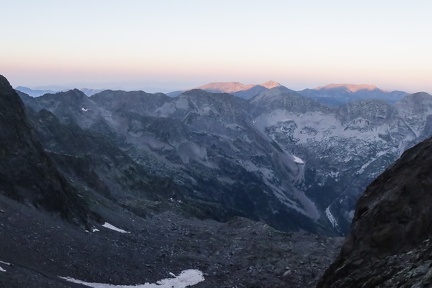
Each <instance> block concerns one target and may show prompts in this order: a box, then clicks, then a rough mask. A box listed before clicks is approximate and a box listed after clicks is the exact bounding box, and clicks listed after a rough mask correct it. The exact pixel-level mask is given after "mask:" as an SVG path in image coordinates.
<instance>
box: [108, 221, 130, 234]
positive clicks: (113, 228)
mask: <svg viewBox="0 0 432 288" xmlns="http://www.w3.org/2000/svg"><path fill="white" fill-rule="evenodd" d="M102 226H103V227H105V228H108V229H111V230H114V231H117V232H120V233H130V232H128V231H126V230H123V229H120V228H117V227H115V226H114V225H112V224H110V223H108V222H105V223H104V224H103V225H102Z"/></svg>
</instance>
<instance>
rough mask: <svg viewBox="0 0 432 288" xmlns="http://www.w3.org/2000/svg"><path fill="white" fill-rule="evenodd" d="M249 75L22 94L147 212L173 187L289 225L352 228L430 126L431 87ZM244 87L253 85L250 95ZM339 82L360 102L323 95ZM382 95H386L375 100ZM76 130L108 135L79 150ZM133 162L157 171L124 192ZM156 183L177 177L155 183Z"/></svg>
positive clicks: (131, 204)
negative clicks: (175, 84) (315, 84)
mask: <svg viewBox="0 0 432 288" xmlns="http://www.w3.org/2000/svg"><path fill="white" fill-rule="evenodd" d="M249 86H250V85H249ZM249 86H248V85H243V84H240V83H231V84H229V83H228V84H227V83H222V84H220V83H219V84H218V83H216V84H215V83H213V84H212V85H206V86H203V87H202V88H203V89H208V90H210V91H218V92H220V91H225V90H226V91H229V92H230V93H231V94H230V93H213V92H209V91H203V90H191V91H186V92H184V91H183V92H179V93H177V94H178V96H176V97H168V96H167V95H165V94H162V93H157V94H150V93H145V92H142V91H132V92H125V91H109V90H108V91H103V92H100V93H96V94H94V95H93V96H91V97H87V96H86V95H85V94H84V93H82V92H81V91H79V90H71V91H68V92H61V93H57V94H46V95H44V96H41V97H37V98H32V97H28V96H27V95H25V94H20V95H21V97H22V99H23V100H24V102H25V103H26V105H27V106H28V107H29V108H31V109H32V110H34V111H35V115H36V116H35V117H31V118H32V119H35V120H34V121H32V122H33V123H34V126H35V127H38V128H37V129H36V130H37V131H38V134H39V135H40V138H41V141H42V142H43V143H44V146H45V147H46V149H47V150H49V151H52V152H55V153H57V154H63V156H62V157H65V156H64V154H65V153H66V152H65V151H66V150H67V149H69V150H68V152H67V153H66V154H70V155H74V156H80V157H83V156H82V155H84V154H85V153H88V154H89V155H87V156H86V157H85V158H87V159H91V157H94V158H98V159H99V160H94V161H90V162H92V163H93V164H91V165H90V166H92V167H93V168H92V171H93V172H94V175H97V177H96V176H95V177H96V178H97V179H99V180H100V181H99V180H98V181H99V182H98V181H96V182H98V183H104V185H105V187H107V189H104V191H108V192H106V194H107V195H111V196H112V197H114V198H115V199H117V201H121V203H123V204H124V205H125V206H126V207H128V209H132V210H133V211H135V212H137V213H141V214H145V213H147V212H150V211H149V208H152V209H153V208H155V207H154V206H155V205H154V203H151V204H149V203H150V202H146V201H142V200H139V201H137V200H136V199H135V198H136V197H138V198H140V197H144V198H145V199H153V200H152V201H155V199H159V200H161V201H162V200H163V199H164V200H167V199H170V198H173V200H176V201H178V200H180V201H182V205H181V206H182V207H183V208H182V209H183V210H184V211H185V212H186V213H190V214H192V215H195V216H199V217H211V218H214V219H217V220H224V221H225V220H227V219H230V218H231V217H232V216H234V215H240V216H246V217H249V218H251V219H254V220H262V221H265V222H266V223H268V224H270V225H272V226H273V227H275V228H277V229H281V230H285V231H293V230H298V229H302V230H307V231H311V232H317V233H327V234H333V235H334V234H344V233H346V232H347V231H348V230H349V224H350V223H351V219H352V217H353V215H354V207H355V203H356V201H357V199H358V197H359V196H360V194H361V192H362V191H364V189H365V187H366V186H367V185H368V184H369V183H371V182H372V180H373V179H374V178H375V177H376V176H377V175H379V174H380V173H381V172H383V171H384V170H385V168H386V167H388V166H389V165H390V164H391V163H392V162H393V161H395V160H396V159H397V158H398V157H399V156H400V155H401V153H402V152H403V151H404V150H405V149H406V148H408V147H410V146H412V145H414V144H415V143H417V142H419V141H421V140H423V139H425V138H426V137H428V136H429V135H430V130H431V129H430V126H431V125H430V117H429V115H430V114H431V111H432V97H431V96H430V95H428V94H426V93H416V94H413V95H408V96H405V94H404V93H403V92H400V93H399V92H394V93H387V92H384V91H382V90H379V89H376V88H373V87H372V88H371V87H369V86H368V87H366V88H364V87H357V86H356V87H354V86H349V87H348V86H347V87H345V88H343V87H342V88H343V89H342V88H341V87H339V86H338V87H327V88H325V89H324V88H321V89H316V90H314V91H318V92H316V93H315V92H314V93H315V94H314V95H315V96H314V97H306V96H304V95H305V91H300V93H299V92H295V91H293V90H290V89H288V88H286V87H283V86H281V85H280V84H278V83H275V82H267V83H264V84H262V85H255V86H251V87H249ZM242 89H243V90H242ZM251 89H253V90H251ZM351 90H352V91H351ZM332 91H333V92H332ZM368 91H369V93H371V94H367V93H368ZM309 92H310V91H309ZM324 92H325V93H326V94H325V95H323V94H322V93H324ZM238 93H249V94H248V96H247V97H244V98H248V99H243V98H240V97H237V96H241V95H240V94H238ZM317 93H318V94H317ZM319 93H321V94H319ZM331 93H336V94H334V95H336V96H335V97H339V96H340V93H342V94H344V93H345V94H347V93H348V94H349V95H351V96H352V97H351V98H353V99H351V100H355V101H351V102H349V103H346V104H343V105H342V104H341V105H339V106H328V105H324V104H323V103H325V101H324V102H323V101H318V100H320V99H321V98H326V97H330V96H329V95H331ZM306 94H307V93H306ZM345 94H344V95H345ZM235 95H237V96H235ZM317 95H318V96H317ZM383 95H384V96H383ZM392 95H393V96H392ZM243 96H244V95H243ZM403 96H405V97H404V98H402V97H403ZM320 97H321V98H320ZM373 97H378V98H381V99H382V100H379V99H378V100H374V99H368V98H373ZM318 98H320V99H318ZM401 98H402V99H401ZM389 99H391V100H392V101H390V100H389ZM397 99H400V100H398V101H396V100H397ZM384 100H385V101H384ZM320 102H323V103H320ZM43 110H47V111H49V112H50V113H52V115H53V117H54V116H55V119H56V120H55V121H57V122H58V124H59V125H67V127H74V128H73V129H72V128H67V129H63V130H64V132H62V133H58V134H61V135H63V138H64V139H63V140H61V142H62V143H57V142H58V141H60V140H56V139H60V138H59V135H54V134H53V132H52V131H55V129H48V130H47V129H44V125H45V124H40V125H39V124H38V123H44V121H48V120H49V119H50V118H49V117H47V115H48V114H47V112H41V111H43ZM29 114H31V113H29ZM44 115H45V116H44ZM38 117H39V118H38ZM40 117H42V118H43V119H42V120H41V119H40ZM44 119H45V120H44ZM40 121H42V122H40ZM55 121H54V122H55ZM52 124H53V123H51V124H50V125H52ZM56 125H57V124H56ZM71 129H72V130H71ZM78 129H80V130H79V131H82V132H80V133H81V134H82V135H87V136H86V137H87V138H88V139H92V137H93V138H95V139H96V138H97V139H99V140H98V141H99V142H98V143H100V145H101V146H98V145H95V146H94V147H90V146H91V145H88V146H89V147H87V148H86V149H83V150H82V151H81V152H79V151H70V149H72V148H71V147H69V148H67V146H68V145H69V146H71V143H73V141H69V140H68V139H69V138H67V137H66V136H65V135H66V131H78ZM60 130H61V129H60ZM60 130H59V131H60ZM75 134H76V133H75V132H74V135H75ZM72 138H73V139H74V140H75V141H80V140H77V139H82V137H70V139H72ZM56 141H57V142H56ZM89 141H90V142H92V141H93V140H89ZM102 143H105V144H102ZM106 143H110V144H106ZM73 146H75V147H81V146H83V147H84V146H85V145H84V144H80V145H73ZM108 146H109V147H110V148H108ZM97 147H98V148H97ZM92 149H93V150H92ZM112 149H116V152H115V153H114V154H116V153H117V154H118V155H122V156H119V157H120V158H122V159H127V161H126V160H125V162H123V166H122V165H120V166H121V167H123V168H122V169H120V170H121V171H117V172H115V173H114V172H113V170H110V171H108V170H106V169H105V168H103V169H102V167H106V166H103V165H98V164H96V163H100V161H108V160H107V159H110V157H111V156H109V155H113V152H108V151H109V150H112ZM72 150H73V149H72ZM75 150H76V149H75ZM86 151H93V152H86ZM96 151H99V154H104V155H105V156H104V157H102V156H100V155H99V156H98V153H95V152H96ZM103 151H107V152H103ZM90 154H91V156H90ZM117 158H118V157H117ZM109 162H112V164H111V165H112V166H117V165H116V164H113V163H116V162H115V161H114V160H109ZM80 165H81V166H82V167H90V166H89V163H87V164H84V162H82V163H81V164H80ZM94 166H99V167H98V168H96V167H94ZM77 167H78V166H77ZM127 167H134V168H133V169H132V170H129V172H128V173H131V174H129V177H130V178H133V179H129V180H128V181H132V182H126V183H133V182H134V181H135V182H136V181H138V182H139V181H140V180H139V179H140V177H141V176H140V175H145V176H143V177H144V178H148V179H150V178H152V177H153V179H158V180H154V181H153V182H151V181H150V182H149V181H148V180H145V181H144V182H145V183H147V184H146V185H147V186H145V185H144V184H143V183H142V185H144V186H139V185H135V186H134V187H135V188H134V189H132V190H133V191H134V192H133V193H123V192H122V193H119V192H118V191H128V189H129V188H125V187H126V186H127V185H126V186H125V182H124V181H123V180H121V179H120V178H121V177H120V176H119V175H124V172H125V171H126V170H127ZM75 170H77V171H83V169H82V168H79V169H77V168H75ZM131 171H132V172H131ZM110 173H114V175H117V176H116V177H112V175H111V174H110ZM132 175H133V176H132ZM86 177H87V176H86ZM113 179H118V180H116V181H114V182H115V183H113ZM86 181H87V182H88V181H89V180H86ZM93 182H95V180H94V181H93ZM108 182H109V183H108ZM155 182H157V183H165V184H164V185H167V186H169V187H170V188H169V189H165V188H163V187H164V186H163V185H162V187H159V188H157V187H155V186H152V185H154V183H155ZM140 185H141V184H140ZM119 187H121V189H120V188H119ZM125 189H126V190H125ZM122 195H128V196H124V197H122ZM147 204H148V205H147ZM146 206H147V207H146ZM156 206H157V209H159V208H161V206H163V205H156ZM150 210H151V209H150ZM146 211H147V212H146Z"/></svg>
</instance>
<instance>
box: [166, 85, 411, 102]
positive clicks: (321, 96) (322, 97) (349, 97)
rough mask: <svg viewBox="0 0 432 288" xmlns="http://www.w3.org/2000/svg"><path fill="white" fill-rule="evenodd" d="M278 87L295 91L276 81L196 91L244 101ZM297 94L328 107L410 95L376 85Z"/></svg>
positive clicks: (321, 88)
mask: <svg viewBox="0 0 432 288" xmlns="http://www.w3.org/2000/svg"><path fill="white" fill-rule="evenodd" d="M276 87H279V88H283V89H285V90H286V91H293V90H290V89H288V88H287V87H285V86H282V85H281V84H280V83H278V82H275V81H267V82H265V83H262V84H242V83H240V82H212V83H209V84H206V85H202V86H199V87H196V88H194V89H202V90H205V91H207V92H213V93H229V94H232V95H235V96H238V97H240V98H243V99H251V98H253V97H254V96H257V95H258V94H260V93H263V92H265V91H267V90H270V89H272V88H276ZM185 91H187V90H181V91H174V92H170V93H167V95H168V96H171V97H176V96H178V95H180V94H182V93H183V92H185ZM296 92H297V93H299V94H301V95H303V96H306V97H309V98H312V99H314V100H316V101H317V102H320V103H322V104H325V105H328V106H339V105H342V104H346V103H349V102H352V101H355V100H365V99H379V100H383V101H386V102H389V103H395V102H397V101H399V100H400V99H402V98H403V97H404V96H406V95H408V93H406V92H404V91H385V90H382V89H379V88H378V87H376V86H374V85H366V84H360V85H356V84H329V85H326V86H320V87H317V88H314V89H304V90H300V91H296Z"/></svg>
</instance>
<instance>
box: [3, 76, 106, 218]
mask: <svg viewBox="0 0 432 288" xmlns="http://www.w3.org/2000/svg"><path fill="white" fill-rule="evenodd" d="M0 183H1V184H0V193H1V194H4V195H6V196H8V197H10V198H13V199H15V200H17V201H20V202H24V203H26V204H28V205H31V206H35V207H40V208H43V209H45V210H48V211H52V212H55V213H58V214H60V215H61V216H62V217H63V218H65V219H67V220H69V221H71V222H74V223H76V224H80V225H86V224H87V223H88V222H89V220H90V219H91V218H97V217H96V215H95V214H93V213H91V212H90V211H89V209H88V208H87V205H86V204H85V203H84V201H83V200H82V199H81V198H80V197H79V192H78V191H76V190H75V189H74V187H72V186H71V185H70V184H69V183H68V181H67V180H66V179H65V178H64V177H63V176H62V174H61V173H60V172H59V171H58V170H57V169H56V168H55V166H54V165H53V162H52V160H51V159H50V157H49V156H48V155H47V153H46V152H45V151H44V150H43V148H42V146H41V144H40V143H39V141H38V139H37V137H36V136H35V133H34V132H33V130H32V129H31V128H30V125H29V123H28V120H27V118H26V115H25V112H24V106H23V103H22V102H21V100H20V98H19V97H18V95H17V94H16V92H15V91H14V90H13V89H12V87H11V85H10V84H9V82H8V81H7V80H6V78H4V77H3V76H1V75H0Z"/></svg>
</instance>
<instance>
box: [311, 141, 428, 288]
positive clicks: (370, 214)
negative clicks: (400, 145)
mask: <svg viewBox="0 0 432 288" xmlns="http://www.w3.org/2000/svg"><path fill="white" fill-rule="evenodd" d="M431 202H432V139H431V138H430V139H428V140H425V141H424V142H422V143H420V144H418V145H417V146H415V147H413V148H411V149H409V150H407V151H406V152H405V153H404V154H403V155H402V156H401V158H400V159H399V160H398V161H397V162H396V163H395V164H394V165H393V166H392V167H390V168H389V169H387V170H386V171H385V172H384V173H383V174H382V175H381V176H379V177H378V178H377V179H376V180H375V181H374V182H372V183H371V185H369V187H368V188H367V189H366V191H365V193H364V194H363V196H362V197H361V198H360V199H359V201H358V203H357V207H356V212H355V215H354V219H353V222H352V227H351V233H350V235H349V236H348V237H347V239H346V240H345V243H344V245H343V247H342V250H341V252H340V255H339V256H338V258H337V260H336V261H335V262H334V263H333V264H332V265H331V266H330V267H329V269H328V270H327V271H326V273H325V275H324V277H323V278H322V279H321V281H320V283H319V285H318V287H377V286H379V287H414V286H413V285H418V286H415V287H430V286H427V285H429V284H431V283H432V282H431V281H430V280H432V268H430V267H431V263H432V261H430V260H431V259H432V247H431V246H432V245H431V244H429V239H430V238H432V209H430V203H431ZM419 267H420V268H421V269H420V268H419ZM420 270H421V271H420ZM429 274H430V275H429ZM428 283H429V284H428ZM422 285H423V286H422ZM424 285H426V286H424Z"/></svg>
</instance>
